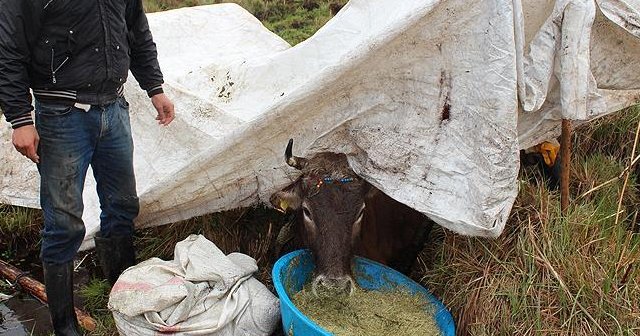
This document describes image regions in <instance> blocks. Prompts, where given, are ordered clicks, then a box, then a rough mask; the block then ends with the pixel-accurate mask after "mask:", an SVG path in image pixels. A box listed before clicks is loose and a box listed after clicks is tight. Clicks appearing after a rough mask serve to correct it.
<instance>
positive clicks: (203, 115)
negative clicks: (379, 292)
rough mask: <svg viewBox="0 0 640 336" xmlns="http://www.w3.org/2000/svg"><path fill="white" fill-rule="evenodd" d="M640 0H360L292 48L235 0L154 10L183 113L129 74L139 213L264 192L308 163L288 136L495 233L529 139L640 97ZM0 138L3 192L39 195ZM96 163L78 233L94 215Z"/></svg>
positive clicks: (150, 219) (453, 219) (245, 199)
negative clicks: (167, 110)
mask: <svg viewBox="0 0 640 336" xmlns="http://www.w3.org/2000/svg"><path fill="white" fill-rule="evenodd" d="M638 8H639V6H638V0H632V1H629V0H627V1H613V0H609V1H607V0H599V1H597V2H594V1H592V0H591V1H588V0H582V1H578V0H573V1H571V0H558V1H557V2H554V1H549V0H530V1H525V2H520V1H519V0H487V1H468V0H467V1H465V0H449V1H436V0H431V1H425V0H403V1H397V0H376V1H371V0H352V1H350V2H349V3H348V4H347V5H346V6H345V7H344V8H343V9H342V10H341V11H340V12H339V13H338V15H337V16H336V17H334V18H333V19H332V20H331V21H329V22H328V23H327V24H326V25H325V26H324V27H323V28H322V29H320V31H318V32H317V33H316V34H315V35H314V36H313V37H311V38H310V39H308V40H307V41H304V42H302V43H300V44H299V45H297V46H295V47H293V48H289V46H288V45H287V44H286V42H284V41H282V39H280V38H279V37H277V36H275V35H274V34H272V33H270V32H269V31H267V30H266V29H265V28H264V27H263V26H262V25H261V24H260V23H259V22H258V21H257V20H256V19H255V18H253V17H252V16H251V15H250V14H248V13H247V12H246V11H244V10H242V9H241V8H240V7H238V6H236V5H232V4H225V5H214V6H203V7H195V8H184V9H178V10H173V11H168V12H163V13H156V14H150V15H149V23H150V26H151V29H152V31H153V34H154V38H155V40H156V43H157V45H158V51H159V59H160V63H161V66H162V69H163V70H164V73H165V75H166V76H165V80H166V82H167V84H166V85H165V87H166V91H167V93H168V94H169V96H170V97H172V98H173V99H174V101H175V103H176V109H177V112H178V117H177V119H176V120H175V121H174V123H173V124H172V125H171V126H169V127H166V128H160V127H157V126H156V125H155V120H154V116H155V112H154V110H153V108H152V107H151V106H150V104H149V102H148V98H146V96H145V94H144V93H143V92H141V91H140V90H139V89H138V88H137V84H136V83H135V81H134V80H133V78H132V77H131V76H130V78H129V82H128V83H127V85H126V92H127V97H128V99H129V101H130V103H131V111H132V116H131V120H132V123H133V133H134V135H133V136H134V142H135V146H136V152H135V164H136V174H137V177H138V192H139V195H140V200H141V205H142V209H141V213H140V216H139V218H138V220H137V224H138V225H139V226H141V227H142V226H154V225H162V224H167V223H171V222H175V221H179V220H183V219H187V218H189V217H192V216H197V215H201V214H205V213H210V212H216V211H221V210H227V209H232V208H237V207H242V206H249V205H253V204H255V203H257V202H266V201H267V200H268V198H269V196H270V195H271V194H272V193H273V192H274V191H276V190H278V189H280V188H282V187H284V186H286V185H287V184H288V183H290V182H291V181H293V180H294V179H295V178H296V176H297V174H298V173H297V172H296V171H294V170H293V169H291V168H289V167H287V166H286V165H285V162H284V159H283V152H284V148H285V145H286V143H287V140H288V139H289V138H293V139H294V140H295V146H294V150H295V153H296V155H304V156H310V155H312V154H313V153H315V152H319V151H335V152H343V153H346V154H347V156H348V158H349V162H350V163H351V166H352V167H353V169H354V170H355V171H356V172H357V173H358V174H360V175H361V176H362V177H364V178H365V179H366V180H367V181H369V182H370V183H372V184H373V185H375V186H376V187H378V188H379V189H381V190H382V191H383V192H385V193H387V194H388V195H390V196H391V197H393V198H395V199H396V200H398V201H400V202H402V203H405V204H407V205H409V206H411V207H413V208H414V209H416V210H418V211H421V212H423V213H425V214H426V215H428V216H429V217H431V218H432V219H434V220H435V221H436V222H438V223H439V224H441V225H443V226H445V227H447V228H449V229H451V230H454V231H456V232H459V233H462V234H467V235H479V236H489V237H495V236H498V235H499V234H500V233H501V232H502V230H503V228H504V224H505V221H506V219H507V216H508V214H509V212H510V210H511V207H512V205H513V201H514V199H515V196H516V194H517V183H516V179H517V171H518V166H519V162H518V150H519V149H520V148H527V147H530V146H532V145H536V144H538V143H540V142H542V141H544V140H548V139H550V138H552V137H554V136H557V135H558V133H559V127H558V126H559V122H560V120H561V118H562V117H563V116H564V117H567V118H571V119H577V120H579V122H583V121H587V120H591V119H593V118H596V117H599V116H602V115H605V114H607V113H611V112H613V111H616V110H619V109H621V108H623V107H625V106H629V105H631V104H634V103H635V102H638V101H640V90H638V89H639V87H638V85H639V84H638V83H640V81H638V79H640V78H638V77H640V42H639V41H640V39H639V38H638V29H637V26H638V25H637V23H638V22H640V20H639V16H638ZM634 34H635V35H634ZM588 51H590V52H588ZM518 98H519V99H520V102H522V104H519V103H518V102H519V100H518ZM3 132H4V133H3V134H0V135H2V136H0V139H2V140H0V141H4V142H8V141H9V136H8V134H9V133H8V131H6V130H3ZM0 151H3V152H2V154H3V155H2V160H3V161H2V162H1V163H0V173H3V175H2V176H4V178H3V181H2V182H0V202H5V203H11V204H17V205H25V206H37V185H36V183H37V174H36V172H35V169H34V167H33V165H31V164H29V163H28V162H27V161H26V160H25V159H23V158H21V157H19V155H18V154H17V153H14V151H13V149H12V148H11V146H10V145H8V144H5V145H4V146H2V147H0ZM10 174H13V175H10ZM88 181H89V182H88V192H86V193H85V200H86V202H87V206H86V207H85V210H86V211H85V216H84V218H85V221H86V223H87V228H88V231H87V232H88V235H87V241H85V245H84V247H87V246H89V245H90V244H91V241H90V240H89V238H90V237H91V236H92V235H93V234H94V233H95V232H96V231H97V230H98V226H99V224H98V213H99V206H98V204H97V197H96V196H95V193H94V191H93V190H94V189H95V188H94V186H93V182H92V181H91V179H88Z"/></svg>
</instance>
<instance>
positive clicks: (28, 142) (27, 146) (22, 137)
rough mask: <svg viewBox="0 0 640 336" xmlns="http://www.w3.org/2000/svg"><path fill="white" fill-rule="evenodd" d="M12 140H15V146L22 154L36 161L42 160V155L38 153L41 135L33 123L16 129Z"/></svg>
mask: <svg viewBox="0 0 640 336" xmlns="http://www.w3.org/2000/svg"><path fill="white" fill-rule="evenodd" d="M11 140H12V141H13V146H14V147H15V148H16V150H18V152H20V154H22V155H24V156H26V157H28V158H29V159H31V161H33V162H35V163H39V162H40V157H39V156H38V153H37V150H38V143H39V142H40V136H39V135H38V131H36V128H35V127H34V126H33V125H27V126H22V127H19V128H16V129H14V130H13V134H12V135H11Z"/></svg>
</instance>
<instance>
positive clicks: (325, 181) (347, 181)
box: [316, 177, 353, 188]
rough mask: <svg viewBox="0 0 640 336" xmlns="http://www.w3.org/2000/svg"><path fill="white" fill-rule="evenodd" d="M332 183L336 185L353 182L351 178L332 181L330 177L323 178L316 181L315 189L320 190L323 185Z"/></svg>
mask: <svg viewBox="0 0 640 336" xmlns="http://www.w3.org/2000/svg"><path fill="white" fill-rule="evenodd" d="M334 182H336V183H349V182H353V177H342V178H339V179H334V178H332V177H324V178H321V179H318V183H317V184H316V188H320V187H321V186H322V185H323V184H325V183H327V184H332V183H334Z"/></svg>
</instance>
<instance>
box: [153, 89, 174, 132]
mask: <svg viewBox="0 0 640 336" xmlns="http://www.w3.org/2000/svg"><path fill="white" fill-rule="evenodd" d="M151 103H152V104H153V107H155V108H156V110H157V111H158V116H157V117H156V120H158V124H160V125H164V126H167V125H169V123H171V121H173V118H175V116H176V115H175V111H174V110H173V103H172V102H171V100H169V97H167V95H165V94H164V93H159V94H157V95H155V96H153V97H151Z"/></svg>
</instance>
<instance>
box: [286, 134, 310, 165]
mask: <svg viewBox="0 0 640 336" xmlns="http://www.w3.org/2000/svg"><path fill="white" fill-rule="evenodd" d="M284 158H285V160H286V162H287V164H288V165H289V166H291V167H293V168H296V169H298V170H302V168H304V167H305V166H306V165H307V159H305V158H301V157H297V156H293V139H289V143H288V144H287V149H286V150H285V151H284Z"/></svg>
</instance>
